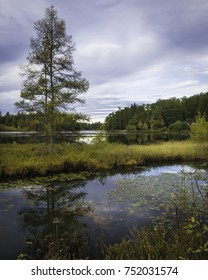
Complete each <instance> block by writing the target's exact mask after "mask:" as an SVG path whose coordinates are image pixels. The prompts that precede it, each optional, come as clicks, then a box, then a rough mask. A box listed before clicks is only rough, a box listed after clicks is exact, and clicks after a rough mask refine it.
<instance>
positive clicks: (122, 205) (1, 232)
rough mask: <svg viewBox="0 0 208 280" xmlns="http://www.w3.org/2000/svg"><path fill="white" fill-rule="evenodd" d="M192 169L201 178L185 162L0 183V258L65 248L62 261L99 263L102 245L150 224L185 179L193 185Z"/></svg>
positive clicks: (38, 254)
mask: <svg viewBox="0 0 208 280" xmlns="http://www.w3.org/2000/svg"><path fill="white" fill-rule="evenodd" d="M196 170H197V171H198V172H201V173H202V174H205V170H203V169H196V168H195V166H193V165H190V164H189V165H172V166H162V167H161V166H160V167H151V168H144V169H140V170H138V169H137V170H134V171H131V172H127V171H125V173H124V172H120V173H116V174H105V175H103V174H99V175H96V176H95V175H94V176H92V177H90V178H88V179H84V177H86V174H85V173H81V174H80V176H79V179H75V178H73V177H72V178H71V179H69V178H68V179H66V177H65V175H59V176H54V177H45V178H36V179H33V180H30V181H20V180H19V181H11V182H4V183H0V259H17V257H18V255H20V254H21V253H22V254H27V255H29V256H30V257H31V258H33V259H42V258H50V257H51V256H52V255H53V254H54V252H56V251H57V250H64V256H65V257H66V259H67V258H69V257H75V258H78V259H79V258H86V257H88V258H89V259H99V258H100V259H101V258H102V255H101V250H100V244H110V243H111V244H114V243H116V242H119V241H121V240H122V238H123V237H124V236H129V235H131V229H132V227H142V226H147V225H152V224H154V223H155V222H156V221H157V219H160V217H161V216H162V215H163V212H164V209H165V205H166V203H167V202H168V199H169V197H170V195H171V193H173V192H174V191H175V190H176V189H177V186H179V185H181V184H182V183H183V182H184V176H186V184H188V185H190V186H191V184H192V182H193V176H194V173H195V172H196ZM78 175H79V174H78ZM199 184H201V185H202V186H203V185H204V184H205V181H204V180H201V181H200V182H199ZM57 244H58V245H57ZM57 246H58V247H57ZM46 248H47V249H46ZM48 248H50V250H49V252H48V253H47V254H46V251H47V250H48ZM69 252H70V253H69Z"/></svg>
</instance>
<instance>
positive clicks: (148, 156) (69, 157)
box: [0, 141, 208, 178]
mask: <svg viewBox="0 0 208 280" xmlns="http://www.w3.org/2000/svg"><path fill="white" fill-rule="evenodd" d="M207 157H208V144H207V143H204V145H203V147H201V149H199V148H198V146H197V145H196V144H195V143H193V142H191V141H182V142H164V143H160V144H152V145H143V146H142V145H132V146H126V145H122V144H109V143H103V142H102V141H101V142H100V143H95V144H92V145H86V144H69V143H65V144H62V145H61V144H56V145H54V152H53V154H51V153H50V152H49V148H48V147H47V145H45V144H23V145H21V144H16V143H14V144H0V176H1V177H5V178H6V177H10V176H21V177H28V176H29V177H34V176H46V175H49V174H59V173H63V172H65V173H68V172H73V171H76V172H77V171H84V170H85V171H89V170H94V171H95V170H97V171H98V170H107V169H112V168H114V169H115V168H119V167H128V166H143V165H148V164H151V163H154V164H155V163H161V162H162V163H165V162H166V163H167V162H169V163H170V162H171V163H173V162H176V161H187V160H206V159H207Z"/></svg>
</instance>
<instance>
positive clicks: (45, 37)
mask: <svg viewBox="0 0 208 280" xmlns="http://www.w3.org/2000/svg"><path fill="white" fill-rule="evenodd" d="M34 29H35V31H36V37H35V38H32V39H31V43H30V47H31V52H30V53H29V55H28V58H27V61H28V63H27V65H25V66H24V67H23V76H24V78H25V79H24V82H23V86H22V90H21V96H20V97H21V100H20V101H19V102H16V103H15V105H16V107H17V108H18V109H20V110H21V111H24V112H27V113H34V115H33V116H34V117H36V116H38V121H40V124H41V126H42V127H43V128H44V131H45V133H46V135H48V136H50V142H51V144H52V146H51V147H53V136H54V132H55V131H56V124H57V120H59V119H60V118H59V117H60V114H59V112H60V111H62V110H69V109H70V106H72V104H75V103H77V102H79V103H84V100H83V99H82V98H80V94H82V93H84V92H86V91H87V90H88V87H89V83H88V82H87V81H86V80H85V79H84V78H82V77H81V72H78V71H76V70H75V68H74V62H73V56H72V54H73V52H74V51H75V47H74V44H73V42H72V36H68V35H67V34H66V26H65V22H64V20H62V19H59V18H58V16H57V11H56V10H55V8H54V7H53V6H51V7H49V8H47V9H46V10H45V17H44V18H43V19H41V20H38V21H36V22H35V24H34ZM35 125H36V127H37V128H38V126H39V124H38V123H35Z"/></svg>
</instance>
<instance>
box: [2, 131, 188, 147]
mask: <svg viewBox="0 0 208 280" xmlns="http://www.w3.org/2000/svg"><path fill="white" fill-rule="evenodd" d="M97 135H101V137H102V138H103V139H105V140H106V141H107V142H109V143H122V144H126V145H132V144H140V145H141V144H150V143H155V142H161V141H182V140H186V139H188V137H189V136H188V135H187V134H183V133H171V134H169V133H133V132H132V133H130V132H125V131H120V132H119V131H118V132H105V131H95V130H92V131H77V132H71V131H64V132H62V133H59V134H57V135H56V137H55V142H57V143H62V142H72V143H74V142H85V143H91V142H92V140H93V139H95V137H96V136H97ZM44 141H45V136H44V135H43V134H40V133H36V132H32V131H31V132H0V143H2V144H6V143H14V142H16V143H20V144H26V143H41V142H44Z"/></svg>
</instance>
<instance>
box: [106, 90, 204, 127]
mask: <svg viewBox="0 0 208 280" xmlns="http://www.w3.org/2000/svg"><path fill="white" fill-rule="evenodd" d="M207 100H208V93H201V94H200V95H194V96H191V97H188V98H186V97H183V98H182V99H177V98H170V99H166V100H161V99H159V100H158V101H157V102H155V103H152V104H143V105H137V104H135V103H134V104H132V105H131V106H130V107H125V108H123V109H121V108H119V110H118V111H116V112H114V113H111V114H109V115H108V116H107V117H106V119H105V127H106V129H107V130H119V129H127V130H130V131H146V130H148V129H151V130H156V131H158V130H160V131H161V130H167V129H168V128H170V130H171V131H184V130H188V124H191V123H192V122H193V121H194V120H195V116H196V115H197V113H198V112H200V113H201V114H208V107H207V105H206V104H207Z"/></svg>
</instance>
